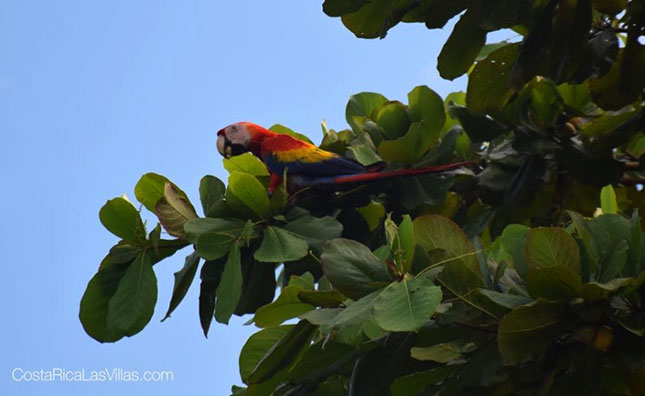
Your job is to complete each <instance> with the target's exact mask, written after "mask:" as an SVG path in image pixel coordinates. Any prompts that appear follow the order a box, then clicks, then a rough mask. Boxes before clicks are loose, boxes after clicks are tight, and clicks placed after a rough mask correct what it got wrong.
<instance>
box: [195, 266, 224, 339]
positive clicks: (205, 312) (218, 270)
mask: <svg viewBox="0 0 645 396" xmlns="http://www.w3.org/2000/svg"><path fill="white" fill-rule="evenodd" d="M224 266H225V260H224V259H219V260H215V261H206V262H205V263H204V265H202V270H201V273H200V278H201V281H202V282H201V285H200V292H199V322H200V324H201V326H202V331H203V332H204V337H208V329H209V328H210V325H211V322H212V321H213V317H214V313H215V298H216V297H217V287H218V286H219V284H220V280H221V278H222V272H223V271H224Z"/></svg>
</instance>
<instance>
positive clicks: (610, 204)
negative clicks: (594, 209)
mask: <svg viewBox="0 0 645 396" xmlns="http://www.w3.org/2000/svg"><path fill="white" fill-rule="evenodd" d="M600 207H601V208H602V213H604V214H617V213H618V203H617V202H616V192H615V191H614V188H613V187H612V185H611V184H608V185H606V186H605V187H603V188H602V190H600Z"/></svg>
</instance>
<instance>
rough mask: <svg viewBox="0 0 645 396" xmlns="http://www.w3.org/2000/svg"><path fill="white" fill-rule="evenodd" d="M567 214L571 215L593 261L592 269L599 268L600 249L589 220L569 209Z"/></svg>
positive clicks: (588, 255)
mask: <svg viewBox="0 0 645 396" xmlns="http://www.w3.org/2000/svg"><path fill="white" fill-rule="evenodd" d="M567 214H568V215H569V217H571V220H572V221H573V226H574V227H575V229H576V232H577V233H578V236H579V237H580V239H581V240H582V243H583V245H584V247H585V250H586V254H587V257H588V258H589V260H590V262H591V269H592V270H596V269H598V265H599V264H598V260H599V257H598V249H597V248H596V241H595V239H594V237H593V235H592V231H591V226H590V225H589V222H588V221H587V220H585V218H584V217H582V216H581V215H580V214H579V213H577V212H574V211H571V210H567Z"/></svg>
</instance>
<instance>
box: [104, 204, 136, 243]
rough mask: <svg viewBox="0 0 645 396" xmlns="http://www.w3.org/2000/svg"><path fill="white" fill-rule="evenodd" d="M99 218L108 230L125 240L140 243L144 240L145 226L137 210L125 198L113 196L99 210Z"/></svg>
mask: <svg viewBox="0 0 645 396" xmlns="http://www.w3.org/2000/svg"><path fill="white" fill-rule="evenodd" d="M99 219H100V220H101V223H102V224H103V226H104V227H105V228H107V230H108V231H110V232H111V233H113V234H114V235H116V236H118V237H119V238H121V239H123V240H124V241H127V242H132V243H142V242H144V241H145V240H146V228H145V227H144V225H143V222H142V221H141V216H140V215H139V211H138V210H137V209H136V208H135V207H134V205H132V203H131V202H130V201H128V200H127V199H125V198H114V199H111V200H109V201H107V202H106V203H105V205H103V207H102V208H101V210H100V211H99Z"/></svg>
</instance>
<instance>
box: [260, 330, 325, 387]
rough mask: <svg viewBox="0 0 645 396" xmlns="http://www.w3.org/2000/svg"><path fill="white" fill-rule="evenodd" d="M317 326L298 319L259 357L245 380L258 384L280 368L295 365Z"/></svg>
mask: <svg viewBox="0 0 645 396" xmlns="http://www.w3.org/2000/svg"><path fill="white" fill-rule="evenodd" d="M317 329H318V328H317V327H316V326H313V325H311V324H309V323H308V322H306V321H300V322H299V323H298V324H297V325H296V326H295V327H293V328H292V329H291V330H290V331H289V332H288V333H287V334H286V335H285V336H284V337H282V338H281V339H280V340H279V341H278V342H276V343H275V344H274V345H273V346H272V347H271V348H270V349H269V350H268V351H267V352H266V354H265V355H264V356H263V357H262V359H260V361H259V362H258V364H257V365H256V366H255V368H254V369H253V371H252V372H251V373H249V375H248V379H247V382H248V383H249V384H259V383H262V382H264V381H266V380H268V379H269V378H271V377H272V376H273V375H274V374H275V373H277V372H279V371H280V370H282V369H284V368H287V367H290V366H292V365H295V364H296V363H297V362H298V360H300V357H302V354H303V353H304V351H305V350H306V348H307V346H308V345H309V343H310V342H311V339H312V337H313V336H314V334H315V332H316V330H317Z"/></svg>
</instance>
